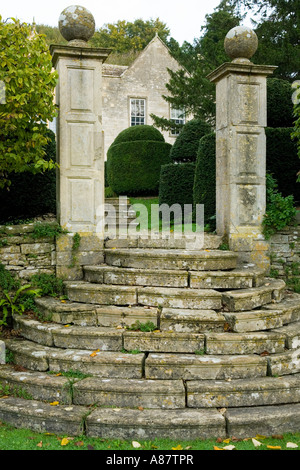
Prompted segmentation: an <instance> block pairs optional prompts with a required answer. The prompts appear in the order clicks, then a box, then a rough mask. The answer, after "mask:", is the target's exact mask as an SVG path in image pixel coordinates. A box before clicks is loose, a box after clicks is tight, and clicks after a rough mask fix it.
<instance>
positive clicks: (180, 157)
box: [170, 119, 212, 162]
mask: <svg viewBox="0 0 300 470" xmlns="http://www.w3.org/2000/svg"><path fill="white" fill-rule="evenodd" d="M211 130H212V129H211V127H210V125H209V124H207V123H206V122H205V121H202V120H201V119H192V120H191V121H189V122H187V123H186V124H185V125H184V127H183V129H182V131H181V132H180V134H179V136H178V137H177V139H176V141H175V143H174V145H173V147H172V150H171V154H170V157H171V159H172V160H173V161H175V162H195V161H196V158H197V151H198V147H199V141H200V139H201V137H203V136H204V135H206V134H209V133H210V132H211Z"/></svg>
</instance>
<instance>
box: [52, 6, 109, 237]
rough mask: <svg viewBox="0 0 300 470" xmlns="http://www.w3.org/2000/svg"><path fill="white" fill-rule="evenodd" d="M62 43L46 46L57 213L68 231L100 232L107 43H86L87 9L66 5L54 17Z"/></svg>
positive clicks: (90, 23)
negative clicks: (52, 83)
mask: <svg viewBox="0 0 300 470" xmlns="http://www.w3.org/2000/svg"><path fill="white" fill-rule="evenodd" d="M59 29H60V32H61V34H62V35H63V37H64V38H65V39H67V40H68V41H69V43H68V45H66V46H61V45H60V46H56V45H53V46H51V53H52V61H53V66H54V67H55V68H56V70H57V71H58V74H59V83H58V86H57V89H56V103H57V105H58V109H59V117H58V129H57V141H58V148H57V150H58V152H57V153H58V163H59V170H58V178H57V206H58V207H57V213H58V218H59V222H60V224H61V225H62V226H63V227H64V228H66V229H67V230H69V232H70V233H80V234H81V233H89V234H95V233H97V235H99V236H100V237H102V238H103V233H104V226H103V224H104V187H105V183H104V145H103V131H102V63H103V62H104V61H105V60H106V58H107V57H108V55H109V52H110V51H109V50H108V49H98V48H90V47H88V43H87V41H88V40H89V39H90V38H91V37H92V36H93V34H94V31H95V21H94V18H93V16H92V14H91V13H90V12H89V11H88V10H86V9H85V8H83V7H80V6H71V7H68V8H66V9H65V10H64V11H63V12H62V14H61V16H60V18H59Z"/></svg>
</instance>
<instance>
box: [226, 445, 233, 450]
mask: <svg viewBox="0 0 300 470" xmlns="http://www.w3.org/2000/svg"><path fill="white" fill-rule="evenodd" d="M223 449H224V450H233V449H235V446H233V445H231V446H225V447H223Z"/></svg>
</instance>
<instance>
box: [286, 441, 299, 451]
mask: <svg viewBox="0 0 300 470" xmlns="http://www.w3.org/2000/svg"><path fill="white" fill-rule="evenodd" d="M286 446H287V448H288V449H296V448H297V447H298V445H297V444H294V442H287V444H286Z"/></svg>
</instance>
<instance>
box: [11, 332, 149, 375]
mask: <svg viewBox="0 0 300 470" xmlns="http://www.w3.org/2000/svg"><path fill="white" fill-rule="evenodd" d="M5 343H6V347H7V349H8V350H9V351H11V353H12V354H13V358H14V363H15V364H17V365H19V366H22V367H25V368H27V369H30V370H33V371H41V372H46V371H50V372H57V373H60V372H69V371H70V370H72V371H75V372H81V373H83V374H90V375H95V376H98V377H102V378H128V379H140V378H142V375H143V366H144V360H145V355H144V354H142V353H138V354H126V353H122V352H107V351H104V352H103V351H98V350H96V351H92V350H90V351H89V350H79V349H77V350H76V349H68V350H64V349H59V348H50V347H47V346H42V345H39V344H37V343H33V342H30V341H27V340H16V339H15V340H7V341H5Z"/></svg>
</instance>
